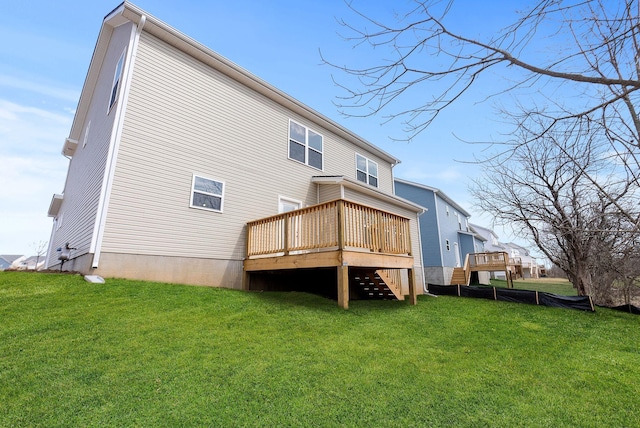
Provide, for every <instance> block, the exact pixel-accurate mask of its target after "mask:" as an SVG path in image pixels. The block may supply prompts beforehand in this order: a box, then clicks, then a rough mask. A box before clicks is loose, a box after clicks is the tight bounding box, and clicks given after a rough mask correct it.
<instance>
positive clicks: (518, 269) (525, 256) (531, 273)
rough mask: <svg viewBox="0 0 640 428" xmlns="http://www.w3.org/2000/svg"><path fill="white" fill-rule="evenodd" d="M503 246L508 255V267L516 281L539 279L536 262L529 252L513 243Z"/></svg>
mask: <svg viewBox="0 0 640 428" xmlns="http://www.w3.org/2000/svg"><path fill="white" fill-rule="evenodd" d="M503 245H504V246H505V247H506V248H507V251H508V253H509V265H510V267H511V269H512V272H513V274H515V278H516V279H518V278H539V277H540V272H539V266H538V262H537V260H536V258H535V257H533V256H532V255H531V254H529V250H527V249H526V248H524V247H522V246H520V245H518V244H515V243H513V242H507V243H506V244H503Z"/></svg>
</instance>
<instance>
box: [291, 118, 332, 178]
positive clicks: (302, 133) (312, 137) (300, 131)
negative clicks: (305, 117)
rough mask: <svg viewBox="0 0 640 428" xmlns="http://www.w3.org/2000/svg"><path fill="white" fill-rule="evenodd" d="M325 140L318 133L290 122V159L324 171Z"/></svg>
mask: <svg viewBox="0 0 640 428" xmlns="http://www.w3.org/2000/svg"><path fill="white" fill-rule="evenodd" d="M323 140H324V139H323V137H322V135H320V134H318V133H317V132H315V131H313V130H311V129H309V128H307V127H306V126H303V125H300V124H299V123H296V122H294V121H293V120H289V159H293V160H295V161H298V162H301V163H303V164H305V165H309V166H311V167H313V168H316V169H319V170H322V169H323V155H322V153H323Z"/></svg>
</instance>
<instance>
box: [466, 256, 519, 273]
mask: <svg viewBox="0 0 640 428" xmlns="http://www.w3.org/2000/svg"><path fill="white" fill-rule="evenodd" d="M508 263H509V256H508V254H507V253H503V252H497V253H471V254H469V267H470V268H471V270H472V271H481V270H483V269H486V270H491V269H497V270H503V269H505V268H506V266H507V264H508Z"/></svg>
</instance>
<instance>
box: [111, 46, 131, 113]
mask: <svg viewBox="0 0 640 428" xmlns="http://www.w3.org/2000/svg"><path fill="white" fill-rule="evenodd" d="M126 53H127V50H126V49H125V50H124V51H122V54H121V55H120V58H119V59H118V62H117V63H116V69H115V70H114V72H113V82H112V83H111V92H109V108H108V109H107V113H109V112H111V109H112V108H113V106H114V105H115V104H116V102H117V101H118V94H119V93H120V87H121V86H122V85H121V84H120V83H121V82H122V74H123V71H124V57H125V54H126Z"/></svg>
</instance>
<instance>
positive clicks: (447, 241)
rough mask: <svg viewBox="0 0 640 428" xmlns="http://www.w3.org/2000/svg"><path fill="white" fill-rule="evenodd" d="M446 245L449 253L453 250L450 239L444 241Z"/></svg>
mask: <svg viewBox="0 0 640 428" xmlns="http://www.w3.org/2000/svg"><path fill="white" fill-rule="evenodd" d="M444 244H445V246H446V247H447V251H449V250H451V246H450V245H449V240H448V239H446V240H445V241H444Z"/></svg>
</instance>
